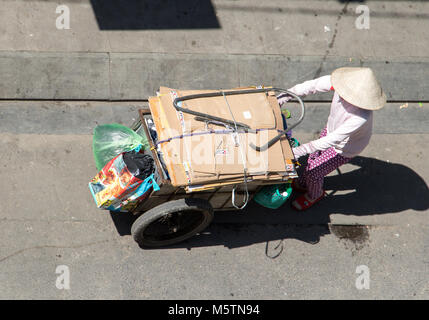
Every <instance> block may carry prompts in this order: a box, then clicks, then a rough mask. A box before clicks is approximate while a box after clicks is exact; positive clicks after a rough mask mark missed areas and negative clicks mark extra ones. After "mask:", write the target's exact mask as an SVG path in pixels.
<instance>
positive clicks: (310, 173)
mask: <svg viewBox="0 0 429 320" xmlns="http://www.w3.org/2000/svg"><path fill="white" fill-rule="evenodd" d="M326 134H327V129H326V128H325V129H323V130H322V132H321V133H320V138H322V137H324V136H326ZM351 159H352V158H346V157H343V156H342V155H340V154H338V153H337V152H336V151H335V150H334V148H329V149H327V150H324V151H316V152H313V153H312V154H310V156H309V157H308V161H307V166H306V167H305V170H304V173H303V174H302V175H301V176H300V177H299V179H298V183H299V185H300V186H302V187H304V188H307V194H308V196H309V197H310V198H311V199H315V198H318V197H320V196H321V195H322V192H323V178H324V177H325V176H326V175H328V174H329V173H331V172H332V171H334V170H335V169H337V168H339V167H340V166H342V165H343V164H345V163H347V162H349V161H350V160H351Z"/></svg>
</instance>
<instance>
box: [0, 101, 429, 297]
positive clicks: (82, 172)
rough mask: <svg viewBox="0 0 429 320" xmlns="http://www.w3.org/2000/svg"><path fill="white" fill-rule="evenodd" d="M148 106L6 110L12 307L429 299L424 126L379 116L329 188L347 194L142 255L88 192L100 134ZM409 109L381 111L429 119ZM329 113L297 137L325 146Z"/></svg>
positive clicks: (1, 189)
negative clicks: (319, 125)
mask: <svg viewBox="0 0 429 320" xmlns="http://www.w3.org/2000/svg"><path fill="white" fill-rule="evenodd" d="M138 107H139V104H127V103H122V104H119V103H101V102H88V103H83V102H82V103H81V102H61V103H59V102H53V103H51V102H6V101H5V102H2V103H0V111H1V119H0V128H1V132H0V144H1V146H0V147H1V149H2V150H4V151H3V152H2V154H1V156H0V174H1V177H2V183H1V184H0V194H1V195H2V210H1V214H0V225H1V230H2V232H1V233H0V287H1V288H2V290H0V298H2V299H10V298H12V299H16V298H25V299H34V298H35V299H43V298H49V299H71V298H73V299H88V298H89V299H102V298H107V299H110V298H118V299H180V298H184V299H188V298H189V299H199V298H202V299H224V298H227V299H294V298H297V299H311V298H316V299H319V298H322V299H343V298H352V299H366V298H370V299H390V298H394V299H399V298H404V299H427V298H429V281H428V278H427V274H428V271H429V268H428V266H429V260H428V256H429V255H428V253H429V251H428V250H429V239H428V237H429V236H428V235H429V233H428V231H429V230H428V226H429V225H428V223H427V221H428V220H427V215H428V214H429V203H428V201H429V200H428V199H429V196H428V195H429V191H428V187H427V181H428V180H429V171H428V167H427V160H426V157H428V156H429V153H428V150H429V132H428V131H427V127H425V125H424V123H421V124H420V125H418V124H417V125H416V126H415V127H414V128H410V127H403V128H402V133H400V134H392V133H389V131H388V130H389V126H388V121H386V119H384V118H380V117H378V118H376V124H375V128H376V129H375V134H374V136H373V138H372V141H371V144H370V146H369V147H368V148H367V149H366V150H365V152H364V153H363V154H362V155H361V156H360V157H358V158H356V161H354V162H353V163H352V164H348V165H346V166H344V167H343V168H342V169H341V171H342V177H341V178H339V177H338V175H337V174H334V175H332V176H330V177H328V178H327V181H326V187H327V189H328V190H329V192H333V191H335V193H334V194H333V195H332V196H331V197H330V198H329V199H326V200H325V201H324V203H321V204H320V205H319V206H317V207H316V208H314V209H312V210H310V211H309V212H307V213H305V214H297V213H295V212H292V211H291V210H290V209H289V206H288V205H289V204H286V205H285V206H284V207H283V208H281V209H279V210H268V209H264V208H262V207H259V206H258V205H256V204H251V205H249V208H247V209H246V210H245V211H244V212H242V213H236V212H228V213H225V212H223V213H217V214H216V216H215V219H214V222H213V223H212V225H211V226H210V227H209V228H208V229H207V230H206V231H205V232H204V233H203V234H201V235H200V236H197V237H194V238H192V239H190V240H189V241H186V242H184V243H182V244H180V245H177V246H175V247H172V248H165V249H158V250H142V249H140V248H139V247H138V246H137V244H136V243H135V242H134V241H133V239H132V238H131V236H130V224H131V223H132V220H133V219H132V217H130V216H127V215H121V216H118V215H112V216H111V215H110V214H109V213H108V212H104V211H101V210H98V209H96V208H95V205H94V203H93V200H92V198H91V195H90V193H89V191H88V187H87V183H88V180H89V179H90V178H91V177H92V176H93V175H95V173H96V170H95V166H94V162H93V158H92V153H91V139H92V137H91V130H92V128H93V127H94V126H95V125H96V124H97V123H108V122H113V121H118V122H122V123H124V124H129V123H130V122H132V118H133V117H134V116H135V111H136V110H137V108H138ZM408 108H409V109H408ZM408 108H407V109H399V105H398V104H390V105H388V106H387V107H386V109H383V111H381V112H382V113H383V115H385V116H386V117H390V119H391V122H390V123H391V124H394V123H395V119H394V117H392V116H391V114H392V113H396V112H397V110H400V111H401V112H402V114H401V116H402V117H403V119H402V120H404V121H407V119H413V118H414V117H416V112H420V115H421V116H422V117H426V116H427V115H428V111H427V110H428V109H427V108H428V106H427V105H426V104H425V105H424V106H423V107H422V108H420V107H419V106H418V105H415V106H411V105H410V106H409V107H408ZM326 112H327V106H326V104H323V103H322V104H320V105H318V104H311V105H310V106H309V113H308V118H306V120H305V121H304V123H303V124H302V127H301V129H299V130H298V129H297V131H296V136H297V137H298V138H299V139H300V140H302V141H307V140H308V139H310V138H312V136H313V135H314V134H315V133H316V130H314V129H313V128H312V126H313V123H314V121H317V119H318V118H319V117H320V115H321V114H322V113H324V116H325V118H326V117H327V113H326ZM377 119H379V120H377ZM381 119H382V120H381ZM407 128H408V129H407ZM407 130H408V131H407ZM413 130H415V131H417V132H419V133H411V132H413ZM309 132H310V133H309ZM416 143H419V145H420V148H419V149H417V148H415V144H416ZM356 224H358V225H359V226H355V225H356ZM59 265H65V266H67V267H68V268H69V271H70V289H69V290H60V289H57V287H56V279H57V277H58V276H59V274H56V273H55V271H56V268H57V267H58V266H59ZM361 265H365V266H368V268H369V271H370V288H369V289H362V290H358V289H357V288H356V285H355V283H356V279H357V277H358V276H359V274H358V273H356V268H357V267H358V266H361Z"/></svg>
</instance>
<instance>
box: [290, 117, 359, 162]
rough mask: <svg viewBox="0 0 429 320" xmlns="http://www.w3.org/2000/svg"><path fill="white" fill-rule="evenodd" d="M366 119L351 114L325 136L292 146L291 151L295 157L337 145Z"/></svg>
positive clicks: (356, 129)
mask: <svg viewBox="0 0 429 320" xmlns="http://www.w3.org/2000/svg"><path fill="white" fill-rule="evenodd" d="M366 121H367V119H365V118H362V117H359V116H352V117H351V118H349V119H348V120H346V121H345V122H344V123H343V124H342V125H340V126H339V127H338V128H337V129H336V130H334V131H333V132H331V133H328V134H327V135H326V136H325V137H323V138H320V139H317V140H313V141H311V142H309V143H306V144H303V145H301V146H299V147H296V148H293V153H294V155H295V157H296V158H299V157H302V156H305V155H306V154H309V153H313V152H315V151H324V150H327V149H329V148H331V147H335V146H338V145H339V144H340V143H341V142H342V141H344V140H345V139H347V138H348V137H350V136H351V135H352V134H353V133H355V132H356V131H358V130H359V129H360V128H361V127H362V125H363V124H364V123H365V122H366Z"/></svg>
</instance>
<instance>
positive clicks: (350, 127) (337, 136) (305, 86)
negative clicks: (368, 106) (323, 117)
mask: <svg viewBox="0 0 429 320" xmlns="http://www.w3.org/2000/svg"><path fill="white" fill-rule="evenodd" d="M330 90H333V88H332V84H331V76H330V75H327V76H323V77H320V78H317V79H314V80H309V81H306V82H303V83H301V84H298V85H296V86H294V87H293V88H290V89H289V91H292V92H293V93H295V94H296V95H298V96H306V95H308V94H314V93H317V92H328V91H330ZM371 134H372V111H371V110H365V109H361V108H358V107H356V106H354V105H352V104H350V103H348V102H347V101H345V100H344V99H342V98H341V97H340V96H339V95H338V94H337V93H336V92H335V93H334V97H333V99H332V103H331V111H330V114H329V118H328V123H327V135H326V136H325V137H323V138H320V139H317V140H313V141H311V142H309V143H306V144H304V145H301V146H299V147H297V148H295V149H294V152H296V153H297V154H298V155H304V154H308V153H313V152H315V151H317V150H320V151H323V150H326V149H329V148H331V147H333V148H334V149H335V151H336V152H337V153H339V154H341V155H342V156H344V157H349V158H352V157H354V156H356V155H358V154H359V153H361V152H362V151H363V150H364V149H365V147H366V146H367V145H368V143H369V140H370V138H371Z"/></svg>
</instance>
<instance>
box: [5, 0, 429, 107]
mask: <svg viewBox="0 0 429 320" xmlns="http://www.w3.org/2000/svg"><path fill="white" fill-rule="evenodd" d="M0 3H1V8H0V35H1V36H0V50H1V51H2V52H1V53H0V69H1V70H2V79H1V82H0V97H1V98H2V99H65V100H67V99H79V100H94V99H95V100H141V99H146V98H147V97H148V96H149V95H153V94H154V92H155V90H156V89H157V88H158V87H159V86H160V85H166V86H171V87H176V88H179V87H180V88H183V89H185V88H211V89H219V88H232V87H237V86H246V85H260V84H264V85H273V86H279V87H290V86H292V85H293V84H295V83H297V82H300V81H304V80H307V79H311V78H314V77H317V76H320V75H323V74H327V73H330V72H331V71H332V70H333V69H335V68H337V67H340V66H347V65H349V66H370V67H373V68H374V69H375V71H376V73H377V75H378V77H379V78H380V81H381V83H382V85H383V87H384V88H386V92H387V94H388V98H389V100H391V101H428V100H429V98H428V92H429V88H428V84H427V81H425V79H427V78H429V74H428V73H429V71H428V70H429V68H428V64H429V60H428V54H427V52H428V49H429V39H428V38H427V37H426V36H425V32H426V30H427V29H428V28H429V19H428V17H429V3H427V2H424V1H419V2H415V1H373V2H368V3H366V4H365V5H366V6H367V7H368V8H369V10H370V11H369V12H370V25H369V27H370V28H369V29H358V28H356V26H355V22H356V19H357V18H358V17H359V16H360V13H356V8H357V6H358V5H359V4H358V3H354V2H350V3H344V2H343V1H315V0H308V1H281V0H276V1H270V3H269V4H265V3H261V2H260V1H256V0H240V1H227V0H213V1H211V2H210V1H209V0H207V1H200V2H199V3H200V6H192V5H190V3H191V2H189V1H185V2H183V5H182V7H176V6H175V5H174V1H167V2H166V5H165V6H164V7H163V6H161V5H156V3H150V2H148V3H149V4H148V5H147V6H146V7H143V6H142V4H141V3H140V2H139V1H129V2H127V6H121V5H120V4H119V3H118V2H115V1H96V0H91V1H89V0H88V1H86V0H79V1H71V0H69V1H64V2H63V3H62V4H65V5H67V6H68V8H69V9H70V29H68V30H58V29H57V28H56V25H55V22H56V19H57V17H59V16H60V14H59V13H58V14H57V13H56V12H55V10H56V8H57V6H58V3H57V2H56V1H37V0H34V1H9V0H2V1H1V2H0ZM151 17H152V18H151ZM315 99H317V100H325V99H326V98H325V97H324V96H317V97H315Z"/></svg>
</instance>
